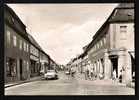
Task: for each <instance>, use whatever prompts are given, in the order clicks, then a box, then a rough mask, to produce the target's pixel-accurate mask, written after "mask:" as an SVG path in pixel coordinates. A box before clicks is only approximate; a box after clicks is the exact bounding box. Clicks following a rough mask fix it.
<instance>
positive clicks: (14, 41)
mask: <svg viewBox="0 0 139 100" xmlns="http://www.w3.org/2000/svg"><path fill="white" fill-rule="evenodd" d="M13 44H14V46H16V45H17V39H16V36H13Z"/></svg>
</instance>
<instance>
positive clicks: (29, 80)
mask: <svg viewBox="0 0 139 100" xmlns="http://www.w3.org/2000/svg"><path fill="white" fill-rule="evenodd" d="M39 79H41V76H37V77H33V78H30V79H28V80H24V81H18V82H12V83H7V84H5V85H4V87H5V88H7V87H11V86H15V85H20V84H23V83H27V82H33V81H36V80H39Z"/></svg>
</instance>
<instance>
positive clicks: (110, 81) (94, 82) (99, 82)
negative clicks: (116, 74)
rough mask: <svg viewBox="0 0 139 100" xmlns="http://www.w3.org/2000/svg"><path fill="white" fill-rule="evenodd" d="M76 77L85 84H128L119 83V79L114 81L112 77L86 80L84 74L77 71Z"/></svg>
mask: <svg viewBox="0 0 139 100" xmlns="http://www.w3.org/2000/svg"><path fill="white" fill-rule="evenodd" d="M76 79H77V80H78V81H80V82H82V83H83V84H86V83H87V84H95V85H118V86H126V84H123V83H119V82H118V81H113V80H111V79H102V80H100V79H96V80H89V79H88V80H85V76H84V74H80V73H77V74H76Z"/></svg>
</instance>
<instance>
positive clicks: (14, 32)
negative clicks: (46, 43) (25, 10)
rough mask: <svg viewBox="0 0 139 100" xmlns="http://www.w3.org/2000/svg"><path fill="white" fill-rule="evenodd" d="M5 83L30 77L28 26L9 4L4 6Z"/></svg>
mask: <svg viewBox="0 0 139 100" xmlns="http://www.w3.org/2000/svg"><path fill="white" fill-rule="evenodd" d="M4 21H5V23H4V29H5V45H4V47H5V54H4V55H5V57H4V60H5V63H4V64H5V66H4V69H5V83H8V82H14V81H18V80H26V79H28V78H29V42H28V38H27V34H26V27H25V25H24V24H23V23H22V21H21V20H20V19H19V18H18V16H17V15H16V14H15V13H14V12H13V10H12V9H11V8H9V7H8V6H7V5H6V6H5V7H4Z"/></svg>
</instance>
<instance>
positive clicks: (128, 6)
mask: <svg viewBox="0 0 139 100" xmlns="http://www.w3.org/2000/svg"><path fill="white" fill-rule="evenodd" d="M116 8H134V3H120V4H119V5H118V6H117V7H116Z"/></svg>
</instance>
